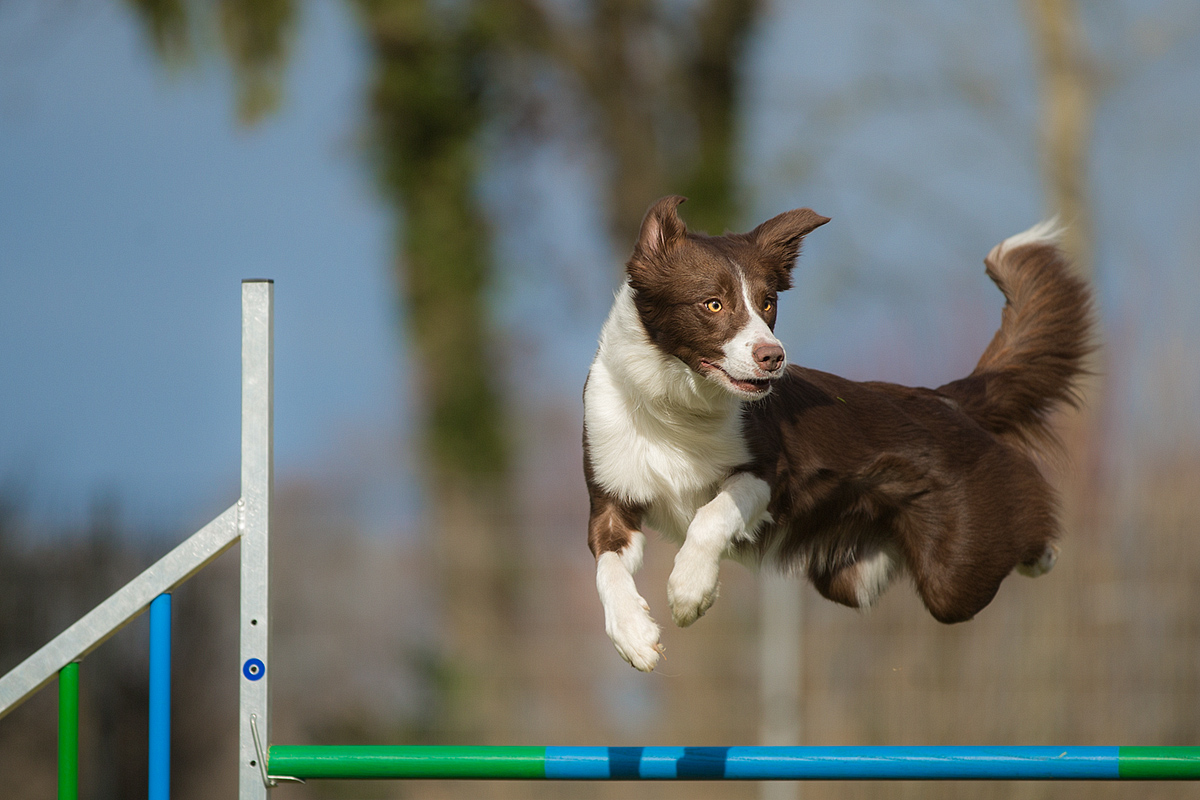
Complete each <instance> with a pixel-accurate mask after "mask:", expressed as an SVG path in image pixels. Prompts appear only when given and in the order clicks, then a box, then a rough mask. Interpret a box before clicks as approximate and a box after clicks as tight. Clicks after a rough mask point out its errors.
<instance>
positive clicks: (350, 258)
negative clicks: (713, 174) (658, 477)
mask: <svg viewBox="0 0 1200 800" xmlns="http://www.w3.org/2000/svg"><path fill="white" fill-rule="evenodd" d="M770 8H771V11H770V13H769V14H768V15H767V17H766V18H765V19H764V20H762V21H761V23H760V25H759V29H758V31H757V32H756V35H755V37H754V38H753V40H752V42H751V46H750V49H749V52H748V54H747V59H746V63H745V65H744V77H743V80H744V82H745V88H746V91H745V92H744V98H745V99H744V101H743V102H744V108H743V114H742V129H741V133H740V138H741V148H742V152H743V154H744V172H743V187H744V189H743V194H744V198H745V201H746V202H745V205H746V207H747V209H748V210H749V211H748V218H747V220H746V224H747V225H748V226H749V225H752V224H754V223H756V222H758V221H761V219H762V218H765V217H766V216H769V215H772V214H775V213H778V212H780V211H783V210H786V209H788V208H792V207H796V206H802V205H807V206H811V207H813V208H815V209H817V210H818V211H820V212H821V213H823V214H827V215H829V216H832V217H833V222H832V223H831V224H830V225H828V226H825V227H824V228H822V229H820V230H819V231H818V232H817V233H816V234H814V236H813V237H811V239H810V241H809V242H807V243H806V245H805V251H804V255H803V257H802V260H801V263H800V267H798V269H797V286H796V289H795V290H794V291H793V292H791V293H789V295H788V296H785V297H784V298H783V302H782V304H781V321H780V333H781V336H782V338H783V340H784V341H785V343H786V344H787V345H788V349H789V355H790V357H791V358H792V359H793V360H797V361H801V362H803V363H806V364H808V365H810V366H814V367H817V368H821V369H827V370H831V371H837V372H841V373H843V374H847V375H849V376H851V377H856V378H883V379H890V380H898V381H903V382H907V383H921V384H936V383H940V382H942V381H945V380H950V379H952V378H955V377H958V376H959V375H961V374H963V373H964V372H965V371H967V370H969V368H970V366H971V364H972V363H973V361H974V359H975V358H976V357H977V354H978V353H979V351H980V350H981V348H982V347H983V346H984V344H985V343H986V341H987V340H988V338H989V337H990V335H991V333H992V331H993V330H994V327H995V325H996V323H997V322H998V319H999V311H1000V304H1001V300H1000V296H999V294H998V293H997V292H996V291H995V289H994V287H992V286H991V285H990V284H989V283H988V281H987V280H986V278H985V277H984V276H983V270H982V264H981V261H982V257H983V255H984V254H985V253H986V252H987V250H988V249H989V248H990V247H991V246H992V245H993V244H995V243H996V242H997V241H998V240H999V239H1001V238H1003V237H1005V236H1007V235H1010V234H1012V233H1015V232H1017V231H1019V230H1022V229H1024V228H1025V227H1027V226H1029V225H1030V224H1032V223H1034V222H1036V221H1037V220H1038V219H1039V218H1041V217H1042V216H1043V215H1044V214H1045V213H1046V208H1045V203H1044V201H1043V197H1042V187H1041V177H1040V173H1039V165H1038V158H1037V133H1036V132H1037V86H1036V80H1035V75H1034V72H1033V68H1032V54H1031V52H1030V48H1029V46H1028V36H1027V33H1026V31H1025V28H1024V24H1023V21H1022V19H1021V17H1020V15H1019V4H1017V3H983V2H977V3H971V4H968V5H965V6H964V5H962V4H957V3H949V2H946V0H914V2H911V3H905V4H902V5H896V4H892V5H886V4H879V3H875V2H870V1H869V0H847V2H843V3H837V4H825V5H823V6H814V5H813V4H787V3H777V4H772V5H770ZM1085 11H1086V13H1087V15H1088V16H1087V23H1088V26H1089V27H1088V32H1089V38H1090V41H1091V42H1092V46H1093V49H1094V56H1095V58H1096V64H1097V70H1098V72H1097V74H1098V76H1099V77H1100V79H1101V81H1100V82H1101V88H1102V91H1101V93H1100V95H1099V101H1100V102H1099V105H1098V108H1097V114H1096V124H1095V130H1094V141H1093V148H1092V173H1091V176H1090V178H1091V181H1092V189H1093V199H1094V203H1095V217H1096V221H1095V222H1096V233H1097V242H1096V247H1097V270H1098V271H1097V274H1098V280H1099V284H1100V285H1099V289H1100V293H1101V296H1102V306H1103V310H1104V315H1105V325H1106V334H1107V335H1108V337H1109V339H1110V340H1111V341H1110V344H1111V345H1112V347H1111V353H1112V357H1111V360H1110V367H1109V368H1110V371H1111V372H1112V374H1113V380H1112V381H1111V382H1110V388H1111V391H1112V393H1113V399H1112V401H1111V402H1110V404H1109V408H1108V410H1107V411H1106V413H1108V414H1110V415H1114V418H1115V419H1116V420H1117V423H1116V427H1117V428H1119V429H1120V430H1122V431H1123V432H1124V433H1123V435H1124V436H1125V437H1126V438H1127V440H1128V441H1130V442H1133V443H1141V444H1144V443H1147V442H1149V443H1157V444H1155V446H1158V447H1164V448H1170V447H1173V446H1180V445H1181V443H1182V445H1185V446H1188V447H1194V446H1196V444H1197V443H1198V442H1200V413H1198V412H1197V411H1196V409H1197V408H1200V369H1198V368H1197V367H1196V366H1195V364H1196V361H1197V357H1196V352H1197V350H1198V349H1200V264H1198V261H1200V259H1198V257H1197V253H1200V192H1197V191H1196V187H1197V186H1200V6H1197V5H1196V4H1195V3H1193V2H1190V0H1189V2H1162V3H1150V2H1144V1H1143V0H1128V1H1127V2H1124V3H1119V4H1114V5H1111V6H1107V7H1105V9H1097V8H1093V7H1091V6H1088V7H1087V8H1086V9H1085ZM364 68H365V53H364V52H363V49H362V45H361V43H360V42H359V41H358V39H357V38H356V34H355V30H354V23H353V20H352V19H350V18H349V17H348V15H347V13H346V6H345V5H344V4H342V3H338V2H332V0H321V1H320V2H311V3H306V4H304V5H303V6H302V20H301V25H300V31H299V36H298V39H297V41H296V42H295V44H294V47H293V50H292V60H291V64H290V67H289V70H288V73H287V83H286V91H285V97H284V103H283V106H282V108H281V109H280V111H279V112H278V113H276V114H274V115H272V116H270V117H268V118H267V119H266V121H265V122H263V123H261V124H259V125H257V126H255V127H253V128H245V127H241V126H239V125H238V124H237V123H236V120H235V118H234V102H233V96H232V83H231V80H230V76H229V74H228V71H227V68H226V67H225V66H224V64H223V63H222V61H221V60H220V59H219V58H216V57H215V56H213V54H212V53H207V54H202V55H201V57H199V58H198V59H197V60H196V61H195V63H193V64H191V65H189V66H187V67H186V68H184V69H175V70H172V69H168V68H166V67H164V66H163V65H162V64H161V63H160V62H159V61H158V59H157V58H156V57H155V56H154V55H153V54H152V53H151V52H150V51H149V49H148V48H147V47H146V44H145V42H144V41H143V39H142V37H141V32H140V29H139V27H138V25H137V23H136V20H134V19H133V18H132V16H131V15H130V13H129V12H127V11H126V10H125V8H124V7H123V6H122V5H121V4H118V3H90V4H89V3H82V4H81V3H70V2H52V3H42V2H35V0H21V1H20V2H9V3H0V76H3V80H2V81H0V489H3V490H4V491H7V492H13V493H16V495H17V496H18V497H21V498H23V499H24V501H25V503H26V505H27V510H28V511H29V513H30V514H31V515H32V516H34V517H35V518H37V519H44V520H50V521H60V522H61V521H67V522H70V521H76V522H78V521H82V520H84V519H86V515H87V512H88V508H89V505H90V504H91V503H92V502H93V501H94V499H95V498H97V497H99V496H105V495H111V496H114V497H116V498H119V500H120V502H121V504H122V507H123V509H124V513H125V515H126V517H127V519H129V520H130V521H132V522H134V523H135V524H145V523H153V524H156V525H167V526H175V527H180V528H184V529H187V528H190V527H192V526H194V525H196V524H199V523H201V522H203V521H205V520H206V519H207V518H208V517H211V516H212V515H213V514H215V513H217V512H219V511H220V510H222V509H223V508H224V507H225V506H226V505H227V504H228V503H229V502H231V500H232V499H233V498H234V496H235V495H236V492H237V486H236V482H237V447H238V424H239V420H238V397H239V393H238V392H239V383H238V381H239V375H238V347H239V324H238V314H239V282H240V280H241V279H242V278H246V277H271V278H274V279H275V281H276V318H277V320H276V443H277V461H276V463H277V475H278V478H279V479H280V480H289V479H293V478H295V479H299V478H303V479H312V478H316V479H329V480H338V481H340V482H341V483H342V484H344V485H348V486H350V485H352V486H354V487H356V488H355V489H354V491H355V492H357V493H358V497H359V500H358V502H360V504H361V505H362V506H363V507H364V508H367V509H368V511H367V512H365V513H367V515H368V516H370V515H375V517H377V518H378V519H380V520H382V522H381V524H382V525H384V526H385V527H388V526H395V525H397V524H400V525H403V524H406V523H404V522H403V520H405V519H406V518H407V517H408V515H411V514H412V513H413V508H414V507H415V505H414V498H415V497H416V494H415V489H414V487H413V481H412V479H411V478H412V476H411V474H410V473H409V471H408V468H407V467H406V464H405V463H404V456H403V452H404V448H405V446H406V442H409V441H410V438H406V437H409V428H410V424H411V419H412V417H413V415H412V408H411V407H410V404H409V401H408V395H407V387H406V386H405V382H404V380H403V377H402V376H403V374H404V367H405V353H404V348H403V336H402V326H401V325H400V324H399V321H398V320H397V310H396V307H395V304H394V302H393V286H392V283H391V278H390V272H389V270H390V264H391V259H392V253H393V239H392V237H393V233H392V227H391V222H390V219H389V212H388V211H387V209H386V208H385V206H384V205H383V204H382V203H381V202H380V200H379V198H378V196H377V195H376V193H375V191H374V188H373V185H372V178H371V175H370V174H369V172H368V170H367V167H366V165H365V163H364V160H363V158H362V154H361V151H360V149H359V145H358V142H359V137H360V133H361V130H360V127H359V126H360V125H361V124H362V119H363V96H362V92H363V90H364V80H365V77H366V76H365V72H364ZM554 113H557V114H559V115H560V117H561V119H559V122H560V123H562V124H561V125H559V127H558V128H556V132H555V133H554V134H553V135H551V136H550V137H549V139H547V140H546V141H544V142H542V143H541V144H539V145H538V146H537V147H529V146H528V145H527V144H526V145H525V146H520V145H519V144H517V145H514V143H512V142H506V141H504V140H503V137H502V136H501V135H500V134H499V133H497V132H492V133H490V134H489V136H488V137H485V139H486V141H485V142H484V145H485V149H486V152H487V158H488V165H489V166H488V169H487V171H486V173H485V175H484V179H483V181H482V184H481V187H480V196H481V198H482V199H483V201H484V204H485V206H486V207H487V208H488V209H489V213H490V214H491V215H492V217H493V223H494V227H495V229H496V231H497V234H498V236H497V239H496V243H495V245H496V254H497V258H498V263H499V266H500V272H499V278H498V284H497V287H496V295H495V301H494V304H495V306H494V310H495V316H496V319H497V321H498V323H499V326H500V329H501V330H502V331H503V337H505V340H506V342H507V343H508V345H509V348H508V351H509V353H510V355H511V356H512V363H511V364H508V365H506V366H510V367H512V368H513V369H512V370H511V376H510V379H509V385H510V386H511V387H512V390H513V392H514V394H516V395H518V396H519V399H521V400H522V402H523V403H525V404H526V405H528V406H529V407H530V408H536V407H537V404H538V403H539V402H545V403H550V404H554V403H558V404H565V405H568V406H569V405H570V404H571V403H576V404H577V403H578V393H579V387H580V385H581V384H582V380H583V376H584V375H585V374H586V370H587V366H588V363H589V361H590V359H591V355H592V352H591V351H592V348H593V346H594V341H595V335H596V332H597V330H598V328H599V325H600V322H601V320H602V318H603V314H604V312H605V310H606V307H607V304H608V300H609V298H610V297H611V291H612V289H613V288H614V285H615V283H616V277H617V274H618V265H619V263H620V261H621V259H622V258H623V257H624V255H625V253H626V252H627V250H628V246H627V245H624V244H618V245H613V244H611V243H609V242H607V240H606V239H605V237H604V234H603V230H604V216H603V213H602V208H601V196H602V195H601V192H600V190H599V185H600V183H601V181H600V178H601V176H602V175H603V172H604V169H605V163H604V158H603V154H602V153H599V152H597V150H596V148H595V146H594V143H592V142H590V141H589V139H588V135H587V131H586V128H585V127H584V128H581V127H580V125H579V123H578V122H577V121H576V120H575V119H574V117H573V116H572V112H571V109H561V108H560V109H555V110H554ZM652 199H653V198H647V203H649V202H650V200H652ZM682 211H683V214H684V217H685V219H686V215H687V207H686V206H684V207H683V209H682ZM573 441H574V442H576V443H577V441H578V437H577V436H575V435H573ZM397 520H401V521H400V522H397Z"/></svg>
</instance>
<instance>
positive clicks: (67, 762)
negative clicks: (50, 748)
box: [58, 661, 79, 800]
mask: <svg viewBox="0 0 1200 800" xmlns="http://www.w3.org/2000/svg"><path fill="white" fill-rule="evenodd" d="M78 798H79V662H78V661H72V662H71V663H70V664H67V665H66V666H65V667H63V668H62V669H61V670H59V672H58V800H78Z"/></svg>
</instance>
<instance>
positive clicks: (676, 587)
mask: <svg viewBox="0 0 1200 800" xmlns="http://www.w3.org/2000/svg"><path fill="white" fill-rule="evenodd" d="M719 567H720V561H719V559H715V558H712V557H710V556H706V555H703V554H701V553H698V552H696V551H695V550H694V549H692V548H689V547H688V546H687V545H686V544H685V545H684V547H683V549H681V550H680V551H679V554H678V555H676V556H675V568H674V569H672V570H671V577H670V578H669V579H668V580H667V601H668V602H669V603H670V604H671V618H672V619H674V620H675V624H676V625H678V626H679V627H681V628H686V627H687V626H688V625H691V624H692V623H693V622H695V621H696V620H698V619H700V617H702V616H704V612H705V611H708V609H709V608H710V607H711V606H712V604H713V601H714V600H716V599H717V573H718V569H719Z"/></svg>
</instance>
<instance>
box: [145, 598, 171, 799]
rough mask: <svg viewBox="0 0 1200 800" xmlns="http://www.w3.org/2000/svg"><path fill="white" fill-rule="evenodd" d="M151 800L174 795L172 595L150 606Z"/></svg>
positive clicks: (157, 599) (155, 601)
mask: <svg viewBox="0 0 1200 800" xmlns="http://www.w3.org/2000/svg"><path fill="white" fill-rule="evenodd" d="M149 762H150V770H149V773H150V787H149V795H148V797H149V800H169V798H170V796H171V595H170V593H169V592H168V593H164V594H160V595H159V596H158V597H156V598H154V600H153V601H152V602H151V603H150V746H149Z"/></svg>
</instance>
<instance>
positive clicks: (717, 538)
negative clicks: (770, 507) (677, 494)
mask: <svg viewBox="0 0 1200 800" xmlns="http://www.w3.org/2000/svg"><path fill="white" fill-rule="evenodd" d="M770 499H771V487H770V486H768V485H767V483H766V482H765V481H763V480H761V479H759V478H757V477H755V476H754V475H751V474H750V473H748V472H741V473H738V474H737V475H734V476H733V477H731V478H729V479H728V480H727V481H725V483H724V485H722V487H721V491H720V492H719V493H718V494H717V496H716V497H714V498H713V499H712V500H711V501H710V502H709V503H707V504H706V505H704V506H703V507H702V508H701V509H700V510H699V511H697V512H696V516H695V517H694V518H693V519H692V523H691V525H689V526H688V530H687V537H686V539H685V540H684V543H683V547H681V548H680V549H679V553H677V554H676V556H675V567H674V569H672V570H671V577H670V579H669V580H668V581H667V600H668V602H669V603H670V604H671V617H672V619H674V620H675V624H676V625H679V626H680V627H687V626H688V625H691V624H692V623H693V622H695V621H696V620H697V619H699V618H700V617H702V616H703V615H704V612H705V611H707V610H708V609H709V607H711V606H712V604H713V601H714V600H716V599H717V576H718V571H719V568H720V563H721V558H722V557H723V556H724V555H725V553H726V552H727V551H728V550H729V548H730V546H731V545H732V544H733V543H734V542H735V541H738V540H739V539H752V538H753V537H754V532H755V530H756V529H757V528H758V526H759V525H760V524H761V523H762V522H763V520H764V519H765V517H766V510H767V503H768V502H770Z"/></svg>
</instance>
